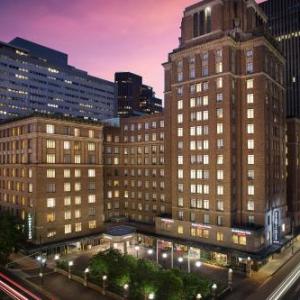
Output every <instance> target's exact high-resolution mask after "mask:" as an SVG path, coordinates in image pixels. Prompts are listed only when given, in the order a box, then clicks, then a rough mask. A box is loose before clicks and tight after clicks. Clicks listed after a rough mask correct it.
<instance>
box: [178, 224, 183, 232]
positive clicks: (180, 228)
mask: <svg viewBox="0 0 300 300" xmlns="http://www.w3.org/2000/svg"><path fill="white" fill-rule="evenodd" d="M177 233H178V234H183V226H181V225H179V226H178V227H177Z"/></svg>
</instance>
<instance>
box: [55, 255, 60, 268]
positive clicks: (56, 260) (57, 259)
mask: <svg viewBox="0 0 300 300" xmlns="http://www.w3.org/2000/svg"><path fill="white" fill-rule="evenodd" d="M59 259H60V256H59V254H55V255H54V261H55V266H54V272H56V271H57V264H58V261H59Z"/></svg>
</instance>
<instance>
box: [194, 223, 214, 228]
mask: <svg viewBox="0 0 300 300" xmlns="http://www.w3.org/2000/svg"><path fill="white" fill-rule="evenodd" d="M192 226H193V227H197V228H204V229H211V226H208V225H204V224H196V223H192Z"/></svg>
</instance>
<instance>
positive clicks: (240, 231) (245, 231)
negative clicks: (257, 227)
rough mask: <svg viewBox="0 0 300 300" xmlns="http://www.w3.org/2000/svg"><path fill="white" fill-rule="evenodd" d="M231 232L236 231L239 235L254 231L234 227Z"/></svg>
mask: <svg viewBox="0 0 300 300" xmlns="http://www.w3.org/2000/svg"><path fill="white" fill-rule="evenodd" d="M231 232H233V233H236V234H238V235H251V234H252V232H251V231H248V230H242V229H237V228H232V229H231Z"/></svg>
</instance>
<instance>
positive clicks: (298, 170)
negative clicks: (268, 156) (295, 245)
mask: <svg viewBox="0 0 300 300" xmlns="http://www.w3.org/2000/svg"><path fill="white" fill-rule="evenodd" d="M287 158H288V160H287V162H288V169H287V171H288V172H287V201H288V209H289V214H290V216H291V223H292V227H293V230H294V233H296V231H298V230H299V226H300V185H299V182H300V181H299V180H300V120H299V119H298V118H289V119H287Z"/></svg>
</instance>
